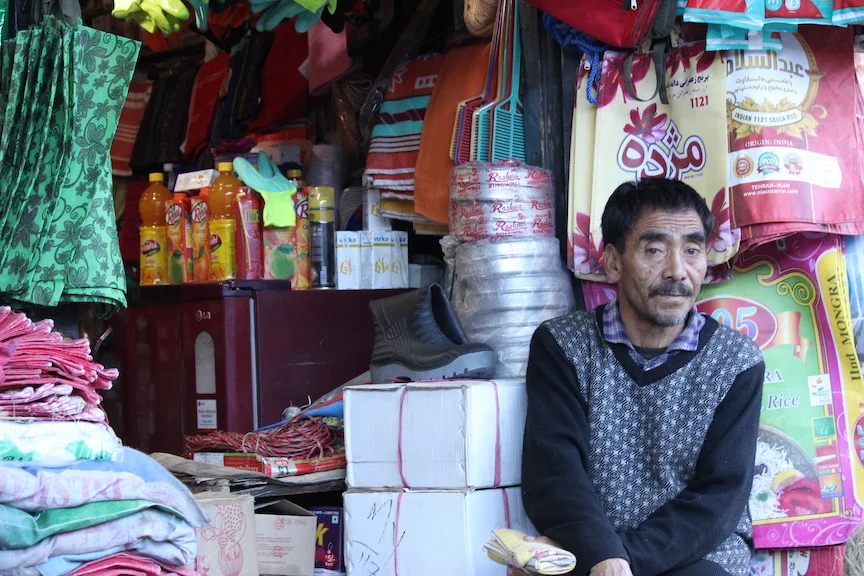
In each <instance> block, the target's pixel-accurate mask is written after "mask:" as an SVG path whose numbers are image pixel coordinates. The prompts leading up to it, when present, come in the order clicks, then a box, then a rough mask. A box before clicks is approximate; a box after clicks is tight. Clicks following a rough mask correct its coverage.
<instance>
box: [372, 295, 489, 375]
mask: <svg viewBox="0 0 864 576" xmlns="http://www.w3.org/2000/svg"><path fill="white" fill-rule="evenodd" d="M369 308H370V310H371V311H372V322H373V324H374V326H375V347H374V349H373V351H372V363H371V366H370V372H371V375H372V382H374V383H376V384H383V383H386V382H388V381H390V380H391V379H401V378H406V379H408V380H410V381H417V380H438V379H446V378H481V379H488V378H492V377H493V376H494V375H495V365H496V362H497V357H496V355H495V351H494V350H492V349H491V348H490V347H488V346H486V345H485V344H471V343H469V342H468V338H467V337H466V335H465V331H464V330H463V329H462V325H461V324H460V323H459V319H458V318H457V316H456V313H455V311H454V310H453V308H452V307H451V305H450V301H449V300H448V299H447V295H446V294H445V293H444V290H443V289H442V288H441V286H439V285H437V284H432V285H431V286H429V287H428V288H425V289H421V290H417V291H414V292H407V293H405V294H400V295H399V296H393V297H390V298H385V299H382V300H374V301H372V302H370V303H369Z"/></svg>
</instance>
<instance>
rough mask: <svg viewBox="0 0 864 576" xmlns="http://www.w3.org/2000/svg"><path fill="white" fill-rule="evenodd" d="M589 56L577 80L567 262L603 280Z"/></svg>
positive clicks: (580, 275) (576, 271)
mask: <svg viewBox="0 0 864 576" xmlns="http://www.w3.org/2000/svg"><path fill="white" fill-rule="evenodd" d="M588 66H589V64H588V59H587V58H586V57H585V56H583V57H582V65H581V66H580V68H579V76H578V79H577V81H576V100H575V104H574V109H573V133H572V137H571V146H570V150H571V152H570V183H569V193H568V195H567V198H568V208H567V231H568V232H567V263H568V267H569V268H570V270H572V271H573V273H574V274H575V275H576V277H577V278H581V279H582V280H596V281H603V280H604V279H605V276H604V274H603V267H602V265H601V264H600V257H601V246H600V243H601V242H600V240H601V239H600V238H594V237H592V236H591V225H590V220H591V188H592V186H593V180H594V131H595V126H596V123H597V105H596V104H594V103H592V102H589V101H588V98H587V96H588V92H587V91H588V90H590V89H592V88H591V86H590V84H591V81H590V75H589V72H590V70H589V68H588Z"/></svg>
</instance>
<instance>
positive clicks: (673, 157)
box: [568, 42, 739, 279]
mask: <svg viewBox="0 0 864 576" xmlns="http://www.w3.org/2000/svg"><path fill="white" fill-rule="evenodd" d="M626 58H627V54H625V53H620V52H606V54H605V56H604V60H603V66H602V71H601V74H600V84H599V93H598V102H597V105H596V107H592V105H591V104H590V103H588V102H586V101H585V92H586V91H587V90H588V89H589V86H588V84H589V82H590V75H589V74H588V73H587V72H586V71H585V70H584V66H583V70H582V73H581V75H580V79H579V84H578V86H577V88H578V90H577V99H578V100H577V102H576V111H575V113H574V129H573V146H572V153H571V181H570V206H569V216H568V220H569V225H570V235H569V243H568V244H569V246H568V253H569V254H570V255H571V256H572V258H571V262H570V267H571V269H572V270H573V271H574V273H575V274H576V275H577V276H578V277H580V278H588V279H597V278H600V277H602V275H603V268H602V259H601V257H600V256H601V254H602V250H603V247H602V230H601V228H600V220H601V217H602V215H603V210H604V208H605V206H606V203H607V201H608V200H609V197H610V196H611V195H612V193H613V192H614V191H615V189H616V188H617V187H618V186H619V185H620V184H622V183H624V182H627V181H633V180H641V179H643V178H650V177H665V178H675V179H680V180H683V181H684V182H686V183H687V184H689V185H691V186H693V188H695V189H696V190H697V191H699V193H700V194H702V195H703V197H704V198H705V201H706V202H707V204H708V206H709V207H710V208H711V210H712V212H713V213H714V217H715V221H716V222H715V228H714V230H713V231H712V234H711V237H710V239H709V253H708V258H709V261H710V263H711V264H712V265H714V266H717V265H723V264H724V263H726V262H727V261H729V260H730V259H732V258H733V257H734V256H735V254H736V253H737V250H738V240H739V236H738V231H737V230H735V229H733V228H732V225H731V214H730V208H729V198H728V191H727V189H726V180H727V176H726V173H727V170H726V164H727V147H726V121H725V114H724V113H723V111H722V109H723V106H724V105H723V100H724V98H723V96H724V92H725V69H724V65H723V61H722V58H721V57H720V55H719V54H717V53H714V52H706V51H705V43H704V42H694V43H688V44H683V45H682V46H680V47H676V48H673V49H672V50H671V51H670V52H669V53H668V54H667V55H666V58H665V66H666V69H665V75H661V77H663V78H664V79H665V80H664V82H665V90H666V93H667V94H668V104H666V103H663V102H662V100H661V98H660V96H659V95H656V96H654V97H653V98H650V99H648V100H647V101H641V100H637V99H634V98H633V97H632V96H631V95H630V94H629V93H628V90H627V88H626V86H627V82H628V74H627V73H626V71H625V68H626V67H625V61H626ZM652 59H653V55H652V54H650V53H646V52H640V53H636V54H635V55H634V56H633V61H632V66H631V67H630V69H631V73H630V75H629V78H632V82H633V87H634V90H635V93H636V95H637V96H639V97H640V98H642V99H647V98H648V96H650V94H651V91H652V90H654V88H655V87H656V86H657V81H658V80H657V74H656V72H655V69H654V63H653V60H652ZM592 123H593V133H591V128H592Z"/></svg>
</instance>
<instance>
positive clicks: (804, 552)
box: [750, 546, 844, 576]
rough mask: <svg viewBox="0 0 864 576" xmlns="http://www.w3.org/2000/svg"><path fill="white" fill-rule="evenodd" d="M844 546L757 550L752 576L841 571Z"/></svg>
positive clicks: (809, 575) (820, 574) (801, 575)
mask: <svg viewBox="0 0 864 576" xmlns="http://www.w3.org/2000/svg"><path fill="white" fill-rule="evenodd" d="M843 553H844V546H823V547H821V548H797V549H794V550H757V551H756V553H755V554H753V559H752V560H751V561H750V574H751V576H832V575H837V576H839V575H840V574H843Z"/></svg>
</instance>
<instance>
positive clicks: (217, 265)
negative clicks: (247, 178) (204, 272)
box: [207, 162, 243, 282]
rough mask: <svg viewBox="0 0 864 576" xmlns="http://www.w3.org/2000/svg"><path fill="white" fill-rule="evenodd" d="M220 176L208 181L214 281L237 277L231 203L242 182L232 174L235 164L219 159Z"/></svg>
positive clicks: (235, 197)
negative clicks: (209, 182) (211, 182)
mask: <svg viewBox="0 0 864 576" xmlns="http://www.w3.org/2000/svg"><path fill="white" fill-rule="evenodd" d="M218 170H219V177H218V178H216V180H215V181H214V182H213V184H211V185H210V193H209V194H208V195H207V207H208V210H209V212H210V279H211V280H215V281H217V282H221V281H225V280H234V279H235V278H236V277H237V273H236V262H235V256H236V252H235V246H236V245H235V239H234V235H235V234H236V230H237V220H236V218H235V217H234V215H235V213H234V204H235V202H236V199H237V192H238V190H239V189H240V188H241V187H242V186H243V183H242V182H240V180H239V179H238V178H237V177H236V176H235V175H234V164H233V163H231V162H220V163H219V165H218Z"/></svg>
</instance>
